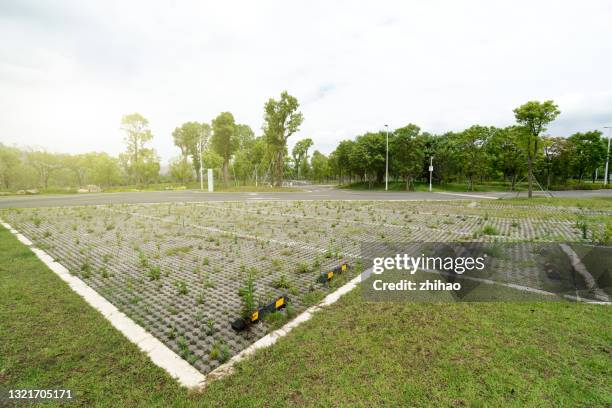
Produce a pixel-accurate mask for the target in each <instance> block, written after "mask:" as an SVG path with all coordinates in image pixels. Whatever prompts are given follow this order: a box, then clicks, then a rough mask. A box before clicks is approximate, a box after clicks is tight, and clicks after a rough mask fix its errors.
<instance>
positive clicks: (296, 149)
mask: <svg viewBox="0 0 612 408" xmlns="http://www.w3.org/2000/svg"><path fill="white" fill-rule="evenodd" d="M312 145H313V143H312V139H310V138H306V139H302V140H299V141H298V142H297V143H296V144H295V146H293V150H292V151H291V155H292V156H293V162H294V163H295V168H296V170H297V179H298V180H299V179H300V165H301V164H303V163H306V164H308V149H310V148H311V147H312ZM302 174H303V175H306V174H305V173H302Z"/></svg>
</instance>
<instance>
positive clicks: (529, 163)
mask: <svg viewBox="0 0 612 408" xmlns="http://www.w3.org/2000/svg"><path fill="white" fill-rule="evenodd" d="M528 150H529V151H528V153H527V175H528V176H527V178H528V179H529V180H528V182H527V184H528V189H527V197H529V198H531V197H532V196H533V162H532V160H531V149H528Z"/></svg>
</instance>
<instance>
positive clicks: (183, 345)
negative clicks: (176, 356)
mask: <svg viewBox="0 0 612 408" xmlns="http://www.w3.org/2000/svg"><path fill="white" fill-rule="evenodd" d="M176 344H177V345H178V348H179V351H180V353H181V356H183V358H184V357H186V356H187V355H188V354H189V345H188V344H187V340H185V337H183V336H181V337H179V338H178V340H177V341H176Z"/></svg>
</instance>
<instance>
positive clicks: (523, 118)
mask: <svg viewBox="0 0 612 408" xmlns="http://www.w3.org/2000/svg"><path fill="white" fill-rule="evenodd" d="M560 113H561V111H560V110H559V107H558V106H557V105H556V104H555V103H554V102H553V101H550V100H549V101H544V102H538V101H529V102H527V103H525V104H524V105H521V106H519V107H518V108H516V109H514V117H515V118H516V121H517V123H518V124H520V125H522V126H524V127H525V128H526V129H527V133H526V140H525V147H526V151H527V172H528V178H529V191H528V196H529V198H531V197H532V196H533V162H534V160H535V159H536V157H537V155H538V140H539V137H540V134H541V133H542V132H543V131H544V130H546V125H548V124H549V123H551V122H552V121H553V120H555V119H556V118H557V116H559V114H560Z"/></svg>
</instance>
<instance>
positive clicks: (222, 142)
mask: <svg viewBox="0 0 612 408" xmlns="http://www.w3.org/2000/svg"><path fill="white" fill-rule="evenodd" d="M212 130H213V136H212V148H213V150H214V151H215V152H216V153H217V154H218V155H219V156H221V157H222V158H223V183H224V184H225V185H226V186H227V184H228V182H229V172H228V169H229V163H230V159H231V158H232V155H233V154H234V152H235V151H236V149H237V148H238V146H239V145H240V140H239V138H238V137H237V135H236V123H235V121H234V116H233V115H232V114H231V113H230V112H222V113H220V114H219V115H218V116H217V117H216V118H215V119H213V121H212Z"/></svg>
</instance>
